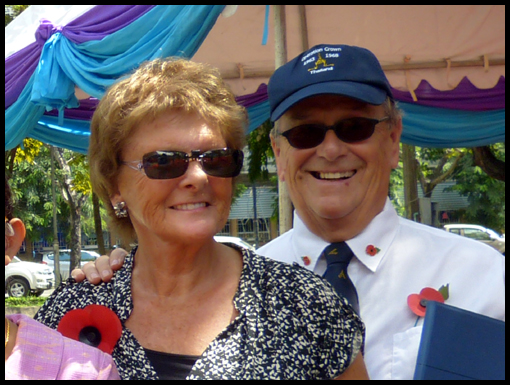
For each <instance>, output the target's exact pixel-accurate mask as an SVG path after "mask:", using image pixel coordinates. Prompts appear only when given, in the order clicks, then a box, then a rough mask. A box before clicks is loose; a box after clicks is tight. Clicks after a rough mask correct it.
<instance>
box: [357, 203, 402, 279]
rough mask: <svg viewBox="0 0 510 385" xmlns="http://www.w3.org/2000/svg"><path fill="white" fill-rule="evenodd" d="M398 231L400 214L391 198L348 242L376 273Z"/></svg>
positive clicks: (361, 259)
mask: <svg viewBox="0 0 510 385" xmlns="http://www.w3.org/2000/svg"><path fill="white" fill-rule="evenodd" d="M397 231H398V215H397V212H396V211H395V208H394V207H393V205H392V204H391V201H390V200H389V198H387V199H386V204H385V205H384V209H383V211H381V212H380V213H379V214H377V215H376V216H375V218H374V219H372V221H371V222H370V223H369V224H368V226H367V227H366V228H365V229H364V230H363V231H362V232H361V233H359V234H358V235H357V236H356V237H354V238H352V239H349V240H348V241H347V244H348V245H349V247H350V248H351V250H352V252H353V253H354V255H355V256H356V258H358V259H359V261H360V262H361V263H362V264H364V265H365V266H366V267H367V268H368V269H369V270H371V271H372V272H374V273H375V271H376V270H377V267H378V266H379V264H380V263H381V261H382V260H383V258H384V256H385V255H386V253H387V252H388V249H389V248H390V245H391V243H392V242H393V239H395V236H396V235H397Z"/></svg>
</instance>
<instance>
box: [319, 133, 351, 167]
mask: <svg viewBox="0 0 510 385" xmlns="http://www.w3.org/2000/svg"><path fill="white" fill-rule="evenodd" d="M348 150H349V145H348V144H347V143H345V142H343V141H342V140H340V139H339V138H338V136H336V134H335V131H333V130H328V131H327V132H326V136H325V137H324V141H323V142H322V143H321V144H320V145H319V146H318V148H317V153H318V154H319V155H320V156H323V157H324V158H326V159H327V160H330V161H331V160H335V159H336V158H338V157H339V156H342V155H345V154H346V153H347V152H348Z"/></svg>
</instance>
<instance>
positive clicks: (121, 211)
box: [113, 202, 128, 218]
mask: <svg viewBox="0 0 510 385" xmlns="http://www.w3.org/2000/svg"><path fill="white" fill-rule="evenodd" d="M113 210H115V216H116V217H117V218H127V217H128V212H127V208H126V202H119V203H116V204H115V205H113Z"/></svg>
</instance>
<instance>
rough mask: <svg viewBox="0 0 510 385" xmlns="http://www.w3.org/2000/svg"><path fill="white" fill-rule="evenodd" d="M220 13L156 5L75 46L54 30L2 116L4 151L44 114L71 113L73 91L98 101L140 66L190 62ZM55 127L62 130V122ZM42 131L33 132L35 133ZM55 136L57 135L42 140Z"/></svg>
mask: <svg viewBox="0 0 510 385" xmlns="http://www.w3.org/2000/svg"><path fill="white" fill-rule="evenodd" d="M224 8H225V5H158V6H156V7H154V8H152V9H151V10H149V11H148V12H146V13H145V14H143V15H142V16H141V17H139V18H138V19H136V20H134V21H133V22H132V23H130V24H128V25H126V26H125V27H124V28H122V29H120V30H118V31H116V32H113V33H112V34H110V35H108V36H106V37H104V38H102V39H101V40H92V41H86V42H83V43H78V44H77V43H75V42H73V41H71V40H69V39H68V38H67V37H66V36H64V35H63V34H62V33H61V32H59V29H58V28H56V29H54V31H53V32H55V33H54V34H53V35H51V37H49V39H48V41H46V43H45V44H44V47H43V50H42V54H41V58H40V60H39V64H38V66H37V69H36V71H35V73H34V74H33V75H32V76H31V77H30V79H29V81H28V82H27V85H26V86H25V87H24V89H23V90H22V92H21V94H20V96H19V97H18V99H17V100H16V102H14V103H13V104H12V105H10V107H8V108H7V109H6V111H5V135H6V136H5V149H6V150H9V149H11V148H14V147H15V146H17V145H18V144H19V143H21V141H22V139H23V138H25V137H27V136H32V135H31V132H32V131H33V130H34V129H35V127H36V122H37V121H38V120H39V119H40V118H41V116H42V115H43V113H44V111H45V109H53V108H56V109H58V110H60V111H63V109H64V108H65V107H70V108H73V107H77V106H78V101H77V100H76V97H75V96H74V86H75V85H77V86H78V87H79V88H81V89H82V90H84V91H85V92H87V93H89V94H90V95H92V96H94V97H97V98H101V97H102V95H103V94H104V91H105V89H106V87H108V86H109V85H111V84H112V83H114V82H115V81H116V80H118V79H119V78H120V77H122V76H124V75H125V74H127V73H129V72H131V71H132V70H133V69H135V68H137V67H138V66H139V64H140V63H142V62H143V61H145V60H152V59H154V58H159V57H168V56H181V57H187V58H191V57H192V56H193V55H194V54H195V52H196V51H197V50H198V48H199V47H200V45H201V44H202V42H203V40H204V39H205V37H206V36H207V34H208V33H209V31H210V29H211V28H212V27H213V25H214V23H215V22H216V19H217V18H218V16H219V15H220V14H221V12H222V11H223V9H224ZM57 123H60V124H58V125H59V126H62V125H63V123H64V121H63V117H62V116H61V119H60V121H57ZM43 126H44V125H42V126H38V128H39V133H40V132H41V127H43ZM53 135H56V136H55V137H54V136H53ZM59 135H60V131H58V130H57V131H56V132H54V133H50V134H48V135H47V136H48V137H54V138H56V137H58V136H59ZM54 142H55V140H54ZM57 143H58V142H57ZM57 143H56V145H58V144H57ZM78 147H79V148H81V146H78ZM81 152H83V149H82V151H81Z"/></svg>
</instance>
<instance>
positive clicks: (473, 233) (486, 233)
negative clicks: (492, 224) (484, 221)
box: [443, 224, 505, 255]
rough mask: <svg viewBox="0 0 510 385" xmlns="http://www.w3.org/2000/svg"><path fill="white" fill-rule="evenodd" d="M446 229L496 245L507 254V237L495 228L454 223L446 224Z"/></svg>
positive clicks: (497, 248) (502, 252)
mask: <svg viewBox="0 0 510 385" xmlns="http://www.w3.org/2000/svg"><path fill="white" fill-rule="evenodd" d="M443 227H444V229H445V230H446V231H448V232H450V233H454V234H458V235H462V236H463V237H467V238H471V239H475V240H477V241H480V242H483V243H486V244H487V245H489V246H492V247H494V248H495V249H496V250H498V251H499V252H500V253H501V254H503V255H505V237H502V236H501V235H499V234H498V233H496V232H495V231H494V230H491V229H489V228H487V227H483V226H479V225H463V224H452V225H444V226H443Z"/></svg>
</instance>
